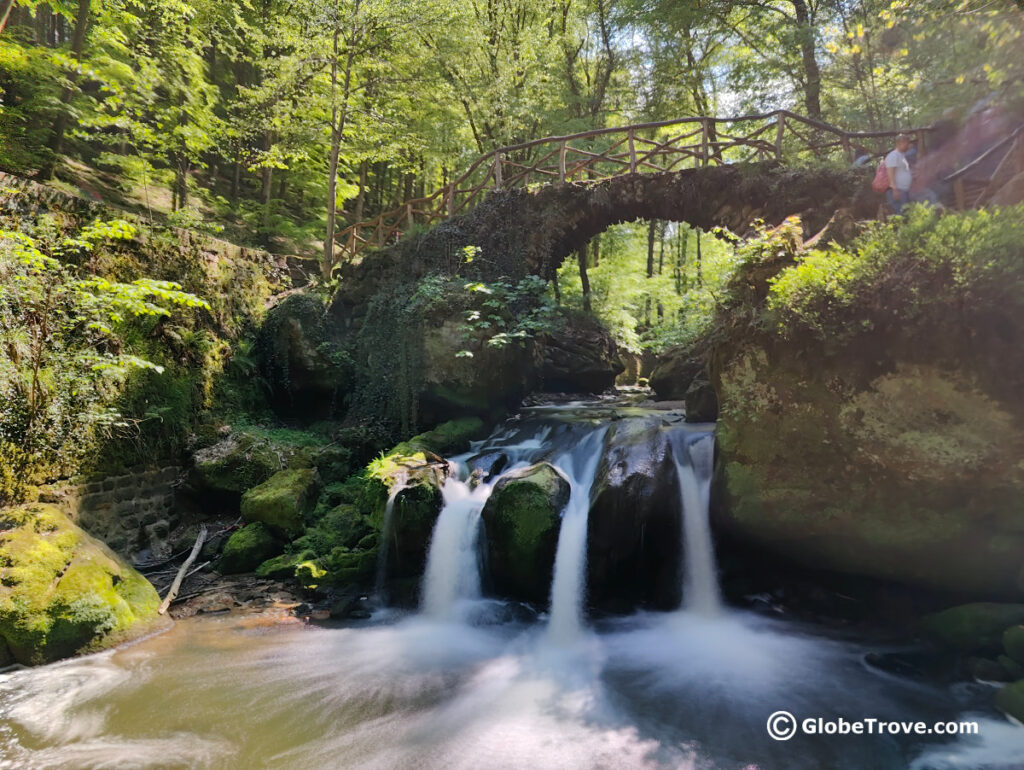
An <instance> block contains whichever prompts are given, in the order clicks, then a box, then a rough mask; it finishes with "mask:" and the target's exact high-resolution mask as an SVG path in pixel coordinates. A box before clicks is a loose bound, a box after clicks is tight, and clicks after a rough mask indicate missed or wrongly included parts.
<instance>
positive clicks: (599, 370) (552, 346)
mask: <svg viewBox="0 0 1024 770" xmlns="http://www.w3.org/2000/svg"><path fill="white" fill-rule="evenodd" d="M542 350H543V361H542V364H541V387H542V388H543V390H545V391H548V392H549V393H603V392H604V391H606V390H607V389H608V388H611V387H613V386H614V385H615V378H616V377H618V376H619V375H620V374H621V373H622V372H624V371H625V368H626V367H625V366H624V365H623V363H622V360H621V359H620V357H619V349H618V346H617V345H616V344H615V340H613V339H612V337H611V335H610V334H609V333H608V331H607V329H605V328H604V327H603V326H602V325H601V324H600V323H599V322H598V321H597V320H596V319H594V318H593V317H591V316H587V315H583V314H579V315H573V316H571V317H570V318H569V319H568V320H567V323H566V325H565V328H564V329H562V330H561V331H559V332H558V333H557V334H547V335H545V336H544V338H543V340H542Z"/></svg>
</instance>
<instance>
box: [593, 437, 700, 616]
mask: <svg viewBox="0 0 1024 770" xmlns="http://www.w3.org/2000/svg"><path fill="white" fill-rule="evenodd" d="M607 447H608V448H607V450H606V453H605V456H604V458H603V459H602V461H601V465H600V466H599V468H598V473H597V478H596V480H595V484H594V493H593V498H592V499H593V502H592V504H591V508H590V516H589V519H588V524H587V542H588V551H587V574H588V578H587V587H588V591H589V599H590V602H591V604H592V605H594V606H595V607H596V608H598V609H601V610H606V611H610V612H627V611H630V610H632V609H634V608H636V607H638V606H648V607H654V608H659V609H671V608H674V607H675V606H677V605H678V603H679V598H680V571H679V569H680V549H681V544H682V533H681V524H680V511H679V488H678V485H677V481H676V473H675V465H674V462H673V460H672V455H671V448H670V446H669V443H668V439H667V436H666V434H665V432H664V431H663V430H662V426H661V420H660V419H658V418H644V419H627V420H622V421H619V422H617V423H615V424H614V426H613V428H612V430H611V432H610V434H609V437H608V439H607Z"/></svg>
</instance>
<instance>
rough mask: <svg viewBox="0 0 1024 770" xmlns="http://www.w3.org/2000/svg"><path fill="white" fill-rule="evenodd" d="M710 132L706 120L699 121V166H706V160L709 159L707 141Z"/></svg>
mask: <svg viewBox="0 0 1024 770" xmlns="http://www.w3.org/2000/svg"><path fill="white" fill-rule="evenodd" d="M710 133H711V132H710V130H709V129H708V119H707V118H701V119H700V165H702V166H706V165H708V158H709V157H710V155H709V153H708V150H709V147H708V140H709V139H710Z"/></svg>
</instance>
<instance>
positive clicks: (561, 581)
mask: <svg viewBox="0 0 1024 770" xmlns="http://www.w3.org/2000/svg"><path fill="white" fill-rule="evenodd" d="M606 433H607V429H606V428H603V427H602V428H597V429H595V430H592V431H591V432H590V433H588V434H587V435H586V436H585V437H583V439H582V440H580V441H579V442H577V443H576V445H575V446H574V447H573V448H572V449H570V450H569V451H568V452H565V453H564V454H562V455H560V456H558V457H556V458H555V459H554V460H552V465H554V466H555V467H556V468H558V469H559V470H560V471H562V472H563V473H565V475H566V477H567V478H568V479H569V485H570V490H571V491H570V495H569V502H568V503H567V504H566V507H565V512H564V513H563V514H562V527H561V529H560V530H559V533H558V548H557V550H556V551H555V573H554V578H553V579H552V581H551V617H550V619H549V621H548V638H549V639H551V640H552V641H554V642H555V643H557V644H567V643H570V642H572V641H573V640H574V639H576V638H577V637H578V636H579V633H580V628H581V626H582V614H583V597H584V595H585V594H586V564H587V517H588V514H589V512H590V491H591V487H592V486H593V484H594V476H595V475H596V474H597V466H598V463H600V461H601V455H602V449H603V446H604V437H605V434H606Z"/></svg>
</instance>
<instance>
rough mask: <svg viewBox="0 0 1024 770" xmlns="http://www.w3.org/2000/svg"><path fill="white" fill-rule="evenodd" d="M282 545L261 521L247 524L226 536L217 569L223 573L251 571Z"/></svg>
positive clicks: (274, 554) (231, 573)
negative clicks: (228, 536)
mask: <svg viewBox="0 0 1024 770" xmlns="http://www.w3.org/2000/svg"><path fill="white" fill-rule="evenodd" d="M283 547H284V544H283V543H282V542H281V541H280V540H278V538H277V537H275V536H274V533H273V532H272V531H271V530H270V527H268V526H267V525H266V524H264V523H263V522H259V521H257V522H253V523H252V524H247V525H246V526H244V527H242V528H241V529H240V530H238V531H237V532H235V533H234V534H232V535H231V537H230V538H228V541H227V543H225V545H224V551H223V553H222V554H221V557H220V559H219V560H218V562H217V571H218V572H220V573H222V574H225V575H234V574H238V573H240V572H252V571H253V570H254V569H256V568H257V567H258V566H260V565H261V564H262V563H263V562H265V561H266V560H267V559H270V558H271V557H273V556H276V555H277V554H279V553H280V552H281V550H282V548H283Z"/></svg>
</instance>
